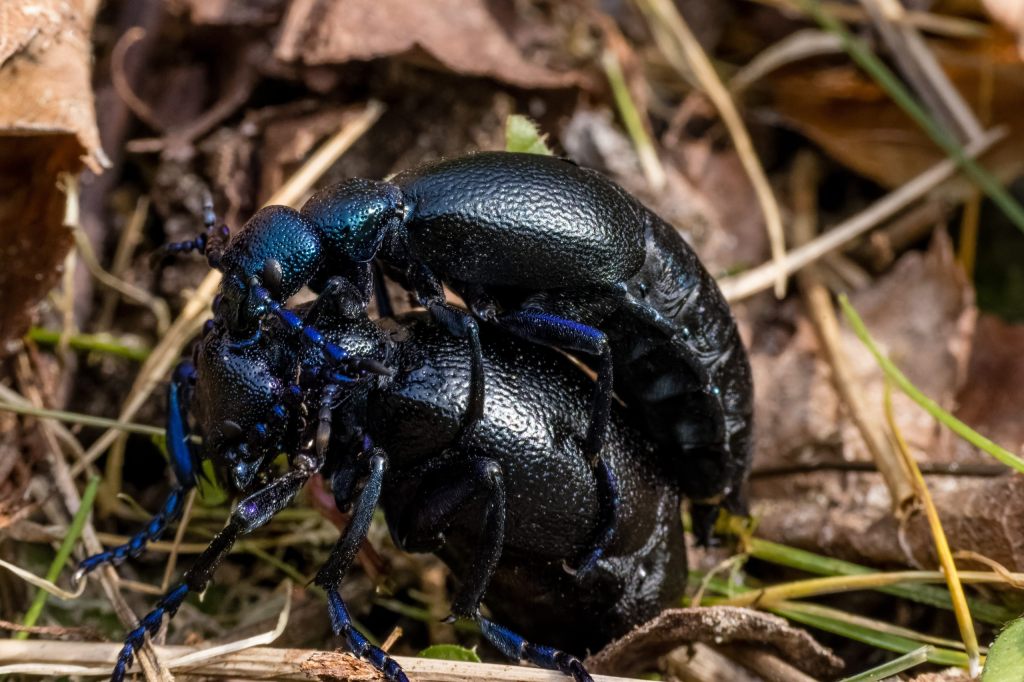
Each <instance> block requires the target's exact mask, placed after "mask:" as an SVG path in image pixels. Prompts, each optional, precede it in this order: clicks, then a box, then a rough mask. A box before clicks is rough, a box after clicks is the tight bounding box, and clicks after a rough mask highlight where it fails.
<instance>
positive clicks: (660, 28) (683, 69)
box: [637, 0, 787, 298]
mask: <svg viewBox="0 0 1024 682" xmlns="http://www.w3.org/2000/svg"><path fill="white" fill-rule="evenodd" d="M637 4H638V5H639V7H640V9H641V10H642V11H643V13H644V15H645V16H646V17H647V21H648V24H650V26H651V29H652V32H653V33H654V39H655V42H656V43H657V44H658V47H659V49H660V50H661V51H662V53H663V54H664V55H665V57H666V58H667V59H668V61H669V63H671V64H672V66H673V67H675V68H676V70H678V71H679V72H680V73H681V74H682V75H683V77H684V78H685V77H686V75H687V71H689V72H692V74H693V76H694V77H695V78H696V80H697V82H698V83H699V84H700V87H701V89H702V90H703V91H704V93H705V94H706V95H707V96H708V98H709V99H710V100H711V102H712V104H714V105H715V108H716V109H717V110H718V113H719V115H720V116H721V117H722V122H723V123H724V124H725V127H726V128H727V129H728V130H729V136H730V137H732V141H733V144H734V145H735V146H736V153H737V155H739V157H740V161H741V162H742V164H743V169H744V170H745V171H746V173H747V176H748V177H749V178H750V184H751V185H753V187H754V194H755V195H756V196H757V201H758V203H760V204H761V211H762V213H764V221H765V227H766V228H767V229H768V240H769V242H770V244H771V250H772V259H773V262H774V263H775V264H776V265H777V266H779V267H777V268H776V269H775V270H774V273H775V295H776V296H778V297H779V298H782V296H783V295H785V293H786V277H787V272H786V270H785V269H784V268H782V267H781V264H782V259H783V257H784V256H785V255H786V241H785V237H784V235H783V230H782V212H781V211H780V210H779V202H778V201H776V199H775V194H774V193H773V192H772V188H771V185H770V184H769V183H768V177H767V176H766V175H765V172H764V168H763V167H762V166H761V161H760V160H759V159H758V158H757V152H755V151H754V143H753V141H752V140H751V139H750V133H749V132H747V128H746V125H745V124H744V123H743V118H742V117H741V116H740V113H739V111H737V109H736V103H735V102H733V99H732V96H731V95H730V94H729V91H728V90H727V89H726V87H725V85H723V84H722V81H721V79H720V78H719V77H718V72H716V71H715V67H714V65H713V64H712V63H711V59H710V58H709V57H708V55H707V54H706V53H705V52H704V49H703V48H702V47H701V46H700V43H699V42H698V41H697V38H696V36H694V35H693V31H691V30H690V27H689V26H688V25H687V24H686V20H684V19H683V17H682V15H680V14H679V11H678V10H677V9H676V8H675V5H673V4H672V3H671V2H668V1H667V0H637Z"/></svg>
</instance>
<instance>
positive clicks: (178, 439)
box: [74, 362, 196, 582]
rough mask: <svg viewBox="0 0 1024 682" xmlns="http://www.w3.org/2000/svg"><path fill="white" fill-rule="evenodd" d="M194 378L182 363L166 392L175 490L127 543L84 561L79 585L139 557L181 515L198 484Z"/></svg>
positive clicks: (76, 577)
mask: <svg viewBox="0 0 1024 682" xmlns="http://www.w3.org/2000/svg"><path fill="white" fill-rule="evenodd" d="M195 377H196V370H195V367H193V366H192V363H190V362H182V363H181V364H179V365H178V367H177V368H176V369H175V370H174V377H173V378H172V379H171V383H170V385H169V386H168V389H167V451H168V454H169V455H170V460H171V469H172V470H173V471H174V479H175V486H174V488H173V489H172V490H171V492H170V494H169V495H168V496H167V499H166V500H165V501H164V504H163V506H162V507H161V508H160V511H158V512H157V513H156V514H155V515H154V516H153V518H152V519H150V521H149V523H147V524H146V525H145V527H144V528H143V529H142V530H140V531H139V532H138V533H136V534H135V535H133V536H132V537H131V539H130V540H128V542H126V543H124V544H123V545H119V546H117V547H113V548H111V549H108V550H106V551H105V552H100V553H99V554H94V555H92V556H90V557H86V558H85V559H83V560H82V562H81V563H80V564H79V565H78V570H76V571H75V575H74V580H75V581H76V582H77V581H79V580H81V579H82V578H84V577H85V576H86V575H88V574H89V573H91V572H93V571H95V570H96V569H97V568H99V567H100V566H103V565H104V564H108V563H109V564H114V565H115V566H117V565H119V564H121V563H122V562H124V560H125V559H127V558H128V557H137V556H139V555H140V554H142V553H143V552H145V551H146V546H147V545H148V544H149V543H150V542H152V541H154V540H157V539H159V537H160V536H161V535H162V534H163V533H164V531H165V530H167V527H168V526H170V524H172V523H174V522H175V521H177V520H178V517H179V516H181V512H182V510H183V509H184V506H185V496H186V494H187V493H188V491H189V490H191V489H192V488H193V487H194V486H195V484H196V480H195V462H196V454H195V452H194V451H193V449H192V442H191V440H190V434H189V430H188V406H189V402H190V397H191V392H192V384H193V382H194V381H195Z"/></svg>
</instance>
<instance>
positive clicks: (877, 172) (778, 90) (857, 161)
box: [765, 35, 1024, 187]
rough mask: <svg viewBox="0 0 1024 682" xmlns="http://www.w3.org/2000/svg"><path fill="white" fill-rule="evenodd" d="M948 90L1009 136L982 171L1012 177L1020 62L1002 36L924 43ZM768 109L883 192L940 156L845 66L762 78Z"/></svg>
mask: <svg viewBox="0 0 1024 682" xmlns="http://www.w3.org/2000/svg"><path fill="white" fill-rule="evenodd" d="M929 47H931V48H932V50H933V51H934V52H935V53H936V56H937V57H938V59H939V62H940V64H941V65H942V67H943V68H944V69H945V70H946V72H947V74H948V75H949V77H950V80H951V81H952V83H953V85H954V86H955V87H956V89H957V90H958V91H959V92H960V94H961V95H962V96H963V97H964V99H965V100H966V102H967V104H968V106H970V107H971V109H972V110H973V111H975V112H976V113H978V114H979V115H980V116H981V117H982V118H983V120H984V123H985V124H986V125H1006V126H1008V127H1009V128H1010V131H1011V132H1010V137H1009V138H1008V139H1007V140H1004V141H1003V142H1002V143H1000V144H999V145H998V146H997V149H996V150H994V151H993V152H992V153H991V154H989V155H987V156H986V166H987V167H988V168H989V169H991V170H992V171H994V172H995V173H996V174H997V175H999V176H1000V177H1004V178H1006V177H1011V176H1012V175H1014V174H1015V173H1017V172H1019V171H1020V168H1021V164H1022V163H1024V160H1022V158H1021V155H1020V154H1019V149H1020V146H1021V144H1022V141H1024V119H1022V118H1021V116H1020V111H1021V109H1022V108H1024V62H1022V61H1021V60H1020V57H1019V55H1018V54H1017V50H1016V47H1015V46H1014V45H1013V44H1012V42H1011V41H1010V40H1009V39H1007V37H1006V36H1005V35H1001V36H997V37H993V38H990V39H987V40H985V41H976V42H973V43H964V42H959V43H956V44H949V45H947V44H945V43H942V42H939V41H934V42H931V43H929ZM765 82H766V83H767V84H768V87H769V89H770V90H771V92H772V94H773V95H774V106H775V109H776V110H777V111H778V113H779V114H781V115H782V116H783V117H784V118H786V119H788V120H789V121H790V122H791V123H792V124H793V125H794V126H795V127H796V128H797V129H799V130H801V131H802V132H803V133H804V134H806V135H807V136H808V137H810V138H811V139H812V140H814V141H815V142H816V143H817V144H819V145H821V147H822V148H823V149H825V150H826V151H827V152H828V153H829V154H830V155H831V156H832V157H834V158H835V159H837V160H838V161H839V162H840V163H843V164H844V165H846V166H849V167H850V168H852V169H853V170H855V171H857V172H858V173H861V174H862V175H866V176H867V177H869V178H871V179H872V180H875V181H876V182H878V183H880V184H882V185H885V186H886V187H896V186H898V185H900V184H902V183H903V182H905V181H906V180H908V179H909V178H911V177H913V176H915V175H918V174H919V173H921V172H923V171H925V170H926V169H927V168H929V167H930V166H932V165H934V164H935V163H937V162H938V161H939V160H941V159H942V158H944V155H943V153H942V151H941V150H940V149H939V148H938V147H937V146H936V145H935V144H934V143H933V142H931V140H930V139H929V138H928V137H927V136H926V135H925V133H924V132H923V131H922V130H921V128H920V127H919V126H917V125H916V124H915V123H913V121H911V119H910V118H909V117H908V116H907V115H906V114H905V113H903V110H902V109H900V108H899V106H897V105H896V103H895V102H893V101H892V99H890V98H889V97H888V95H886V94H885V92H884V91H883V90H882V89H881V88H880V87H879V86H878V85H876V84H875V83H874V81H872V80H871V79H870V77H868V76H867V75H866V74H864V73H863V72H862V71H860V70H859V69H858V68H857V67H856V66H854V65H852V64H845V65H842V66H833V67H822V66H821V65H820V63H818V64H816V63H813V62H809V63H806V64H804V65H799V66H793V67H790V68H788V69H785V70H783V71H780V72H777V73H775V74H773V75H771V76H768V77H767V78H766V79H765Z"/></svg>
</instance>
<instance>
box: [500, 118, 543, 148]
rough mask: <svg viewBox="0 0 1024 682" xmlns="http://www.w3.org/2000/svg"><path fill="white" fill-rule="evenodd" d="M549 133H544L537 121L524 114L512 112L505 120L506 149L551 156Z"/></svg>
mask: <svg viewBox="0 0 1024 682" xmlns="http://www.w3.org/2000/svg"><path fill="white" fill-rule="evenodd" d="M547 139H548V136H547V134H542V133H541V132H540V128H539V127H538V126H537V123H536V122H535V121H533V120H532V119H530V118H528V117H526V116H523V115H522V114H512V115H511V116H509V117H508V119H506V121H505V151H507V152H526V153H527V154H544V155H545V156H551V154H552V152H551V148H550V147H548V143H547Z"/></svg>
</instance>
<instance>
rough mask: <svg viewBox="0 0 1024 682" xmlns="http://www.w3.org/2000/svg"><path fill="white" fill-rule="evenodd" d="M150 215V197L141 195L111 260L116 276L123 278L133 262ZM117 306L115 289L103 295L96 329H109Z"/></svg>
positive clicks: (111, 268)
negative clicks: (133, 256)
mask: <svg viewBox="0 0 1024 682" xmlns="http://www.w3.org/2000/svg"><path fill="white" fill-rule="evenodd" d="M148 215H149V197H148V196H145V195H143V196H140V197H139V199H138V201H136V202H135V210H133V211H132V215H131V218H129V219H128V223H127V224H126V225H125V226H124V229H123V230H121V236H120V237H118V240H117V249H115V251H114V258H113V259H112V260H111V261H110V268H109V272H110V274H111V275H113V276H114V277H117V278H118V279H121V280H123V279H124V273H125V271H126V270H127V269H128V266H129V264H130V263H131V258H132V255H133V254H134V253H135V249H136V247H138V245H139V241H140V240H141V239H142V228H143V227H144V226H145V224H146V216H148ZM116 306H117V296H116V294H115V292H113V291H107V292H106V293H105V295H104V296H103V303H102V305H101V306H100V312H99V314H98V315H97V316H96V326H95V327H93V328H94V329H109V328H110V325H111V323H112V322H113V320H114V310H115V308H116Z"/></svg>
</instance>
